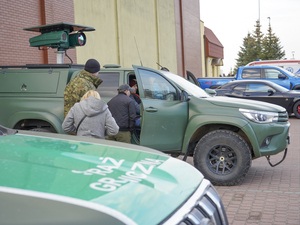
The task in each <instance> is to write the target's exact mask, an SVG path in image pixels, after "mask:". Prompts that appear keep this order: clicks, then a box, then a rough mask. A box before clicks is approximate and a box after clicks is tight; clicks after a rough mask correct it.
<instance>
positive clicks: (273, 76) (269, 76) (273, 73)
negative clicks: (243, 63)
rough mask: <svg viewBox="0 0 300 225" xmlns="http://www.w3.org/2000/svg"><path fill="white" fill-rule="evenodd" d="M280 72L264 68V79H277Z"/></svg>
mask: <svg viewBox="0 0 300 225" xmlns="http://www.w3.org/2000/svg"><path fill="white" fill-rule="evenodd" d="M279 74H281V72H280V71H279V70H276V69H265V77H266V79H278V75H279Z"/></svg>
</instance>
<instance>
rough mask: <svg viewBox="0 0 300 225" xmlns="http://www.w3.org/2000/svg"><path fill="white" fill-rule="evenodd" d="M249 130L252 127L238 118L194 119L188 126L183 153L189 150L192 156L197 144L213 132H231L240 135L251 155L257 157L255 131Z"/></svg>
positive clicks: (200, 117) (199, 117)
mask: <svg viewBox="0 0 300 225" xmlns="http://www.w3.org/2000/svg"><path fill="white" fill-rule="evenodd" d="M203 117H205V118H203ZM245 128H246V129H245ZM249 128H250V126H249V125H248V123H247V122H246V121H245V120H242V119H240V118H236V117H222V119H220V118H218V117H213V118H211V119H208V118H207V116H197V117H194V118H193V119H192V120H190V122H189V123H188V125H187V129H186V133H185V137H184V141H183V146H182V153H186V150H188V154H189V155H191V156H192V155H193V153H194V151H193V149H194V147H195V145H196V144H197V142H198V141H199V140H200V139H201V138H202V137H203V136H205V135H206V134H207V133H209V132H211V131H214V130H230V131H233V132H235V133H237V134H239V135H240V136H241V137H242V138H243V139H244V140H245V141H246V143H247V144H248V146H249V148H250V150H251V155H252V157H254V156H255V155H257V154H255V152H257V151H258V145H255V143H256V142H255V141H253V140H255V139H256V137H255V134H254V131H253V130H252V128H251V129H250V131H251V132H249ZM246 132H247V133H248V135H247V134H246Z"/></svg>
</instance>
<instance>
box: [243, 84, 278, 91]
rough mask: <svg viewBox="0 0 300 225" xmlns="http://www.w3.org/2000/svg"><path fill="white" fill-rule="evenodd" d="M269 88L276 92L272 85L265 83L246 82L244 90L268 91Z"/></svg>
mask: <svg viewBox="0 0 300 225" xmlns="http://www.w3.org/2000/svg"><path fill="white" fill-rule="evenodd" d="M270 89H271V90H273V91H274V92H276V90H274V89H273V88H272V87H270V86H268V85H265V84H248V85H247V88H246V92H268V91H269V90H270Z"/></svg>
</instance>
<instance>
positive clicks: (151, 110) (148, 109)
mask: <svg viewBox="0 0 300 225" xmlns="http://www.w3.org/2000/svg"><path fill="white" fill-rule="evenodd" d="M157 111H158V110H157V109H156V108H153V107H149V108H147V109H146V112H157Z"/></svg>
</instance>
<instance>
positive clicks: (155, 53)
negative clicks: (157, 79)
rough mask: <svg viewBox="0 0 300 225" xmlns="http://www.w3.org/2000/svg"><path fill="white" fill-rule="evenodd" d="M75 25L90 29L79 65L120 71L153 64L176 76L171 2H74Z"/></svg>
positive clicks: (95, 0) (81, 50)
mask: <svg viewBox="0 0 300 225" xmlns="http://www.w3.org/2000/svg"><path fill="white" fill-rule="evenodd" d="M74 13H75V23H78V24H81V25H86V26H92V27H94V28H95V29H96V31H93V32H90V33H86V35H87V44H86V45H85V46H84V47H81V48H77V58H78V63H84V62H85V61H86V60H87V59H89V58H95V59H97V60H99V62H100V64H101V65H104V64H120V65H121V66H122V67H132V65H133V64H135V65H141V64H142V65H143V66H146V67H151V68H159V67H158V65H157V64H156V63H159V64H161V65H162V66H164V67H167V68H169V69H170V70H171V71H172V72H175V73H176V72H177V57H176V37H175V35H174V34H175V16H174V1H173V0H166V1H159V0H152V1H139V0H126V1H123V0H114V1H112V0H101V1H98V0H85V1H81V0H74Z"/></svg>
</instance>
